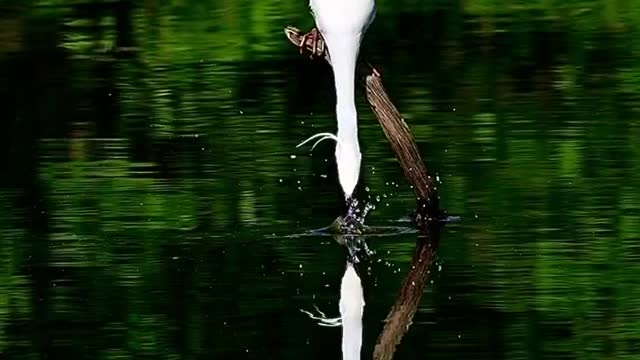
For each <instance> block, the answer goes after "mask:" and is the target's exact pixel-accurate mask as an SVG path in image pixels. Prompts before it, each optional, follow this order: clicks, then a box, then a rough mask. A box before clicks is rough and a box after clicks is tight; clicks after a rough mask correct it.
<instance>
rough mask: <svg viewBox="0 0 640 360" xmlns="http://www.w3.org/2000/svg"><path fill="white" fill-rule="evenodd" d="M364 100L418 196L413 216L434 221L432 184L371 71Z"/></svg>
mask: <svg viewBox="0 0 640 360" xmlns="http://www.w3.org/2000/svg"><path fill="white" fill-rule="evenodd" d="M367 100H368V101H369V105H370V106H371V109H372V110H373V112H374V114H375V115H376V118H377V119H378V122H379V123H380V126H381V127H382V131H383V132H384V134H385V136H386V137H387V140H389V143H390V144H391V149H392V150H393V152H394V154H395V155H396V158H397V159H398V162H399V163H400V167H401V168H402V171H403V172H404V176H405V177H406V178H407V181H409V183H410V184H411V185H412V186H413V191H414V192H415V193H416V196H417V197H418V209H417V216H421V215H422V216H426V218H425V219H422V220H428V219H430V218H434V217H435V216H437V215H438V209H439V205H438V193H437V191H436V190H437V189H436V186H435V182H434V181H433V179H432V178H431V176H429V174H428V173H427V168H426V166H425V165H424V162H423V161H422V157H421V156H420V152H419V151H418V146H417V145H416V142H415V141H414V139H413V136H412V135H411V130H410V129H409V126H407V123H406V122H405V121H404V119H403V118H402V116H401V115H400V112H399V111H398V109H397V108H396V107H395V106H394V105H393V102H391V99H390V98H389V95H387V92H386V91H385V89H384V86H383V85H382V79H381V77H380V74H379V73H378V72H377V71H376V70H375V69H374V70H373V72H372V73H371V75H369V76H367Z"/></svg>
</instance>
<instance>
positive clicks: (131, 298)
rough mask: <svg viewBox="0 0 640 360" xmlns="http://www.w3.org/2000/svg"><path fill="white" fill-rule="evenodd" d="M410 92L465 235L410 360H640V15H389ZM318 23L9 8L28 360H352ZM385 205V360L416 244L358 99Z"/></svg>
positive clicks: (510, 6)
mask: <svg viewBox="0 0 640 360" xmlns="http://www.w3.org/2000/svg"><path fill="white" fill-rule="evenodd" d="M377 5H378V15H377V18H376V20H375V22H374V23H373V25H372V26H371V28H370V29H369V31H368V33H367V35H366V37H365V42H364V44H363V50H362V52H363V56H365V57H366V58H367V59H368V61H370V62H371V63H373V64H375V65H376V66H377V67H378V68H379V69H380V71H381V72H382V74H383V79H384V82H385V86H386V87H387V90H388V91H389V93H390V95H391V97H392V98H393V99H394V101H395V103H396V106H397V107H398V108H399V110H400V111H401V112H402V113H403V116H404V117H405V119H406V120H407V122H408V124H409V126H410V127H411V129H412V131H413V132H414V135H415V137H416V140H417V141H418V144H419V146H420V148H421V151H422V153H423V156H424V158H425V159H426V161H427V164H428V167H429V168H430V169H431V170H432V171H433V172H436V173H437V174H438V176H439V179H440V180H441V182H442V184H441V186H440V187H439V191H440V195H441V198H442V200H441V203H442V205H443V207H444V208H446V209H447V210H448V211H449V212H450V213H451V214H454V215H460V216H461V217H462V220H461V221H460V222H458V223H455V224H450V225H447V227H446V228H445V229H444V231H443V237H442V240H441V242H440V246H439V249H438V256H437V259H436V263H435V264H434V265H433V267H432V270H431V274H430V279H429V282H428V286H427V289H426V290H425V294H424V297H423V300H422V303H421V306H420V308H419V310H418V313H417V314H416V317H415V318H414V323H413V325H412V327H411V329H410V331H409V333H408V334H407V336H406V337H405V338H404V339H403V342H402V343H401V344H400V346H399V349H398V353H397V354H396V358H398V359H423V358H429V359H477V360H479V359H510V360H511V359H580V360H583V359H599V360H600V359H638V358H640V300H639V299H640V280H639V279H638V274H640V120H639V116H640V41H639V40H638V39H640V29H639V27H640V1H638V0H624V1H623V0H615V1H607V0H592V1H586V0H571V1H553V0H545V1H487V0H467V1H444V0H442V1H425V0H394V1H390V0H387V1H382V0H380V1H378V2H377ZM287 25H294V26H297V27H299V28H302V29H309V28H310V27H312V26H313V19H312V17H311V15H310V13H309V10H308V6H307V2H306V1H305V0H299V1H294V0H286V1H284V0H282V1H278V0H267V1H262V0H251V1H249V0H197V1H196V0H191V1H188V0H183V1H177V0H175V1H171V0H166V1H161V0H155V1H154V0H140V1H85V2H80V1H69V0H57V1H53V0H52V1H18V0H14V1H7V0H4V1H0V83H1V84H2V86H1V87H0V119H1V123H0V154H1V157H0V169H1V170H0V354H1V355H2V358H4V359H69V360H71V359H92V360H93V359H109V360H115V359H226V358H243V359H244V358H247V359H249V358H260V359H265V358H267V359H300V358H309V359H311V358H313V359H326V358H339V357H340V329H339V328H337V329H336V328H329V329H327V328H320V327H318V326H317V325H315V324H314V323H312V321H311V320H309V319H308V318H306V317H305V315H304V314H302V313H300V312H299V310H298V309H299V308H305V309H311V308H312V306H313V304H317V305H318V306H319V307H320V308H321V309H323V310H324V311H325V312H327V313H328V315H330V316H335V315H337V314H338V306H337V301H338V291H339V281H340V277H341V276H342V272H343V270H344V253H343V249H341V248H340V247H339V246H337V245H336V244H335V243H334V242H333V240H331V238H329V237H322V236H303V235H300V234H304V233H305V232H306V231H308V230H310V229H314V228H319V227H322V226H326V225H328V223H330V222H331V221H332V220H333V219H334V218H335V217H336V216H337V215H338V214H340V211H341V205H342V204H341V203H342V200H341V198H342V195H341V193H340V189H339V187H338V185H337V177H336V173H335V169H334V167H335V166H334V164H333V160H332V153H333V145H330V144H329V142H327V143H326V144H323V145H320V146H319V147H318V148H316V149H315V150H314V152H313V154H310V153H309V151H308V148H304V149H296V148H295V146H296V145H297V144H298V143H299V142H300V141H302V140H303V139H305V138H306V137H308V136H310V135H312V134H314V133H316V132H320V131H334V129H335V118H334V114H333V106H334V97H333V96H334V95H333V84H332V77H331V70H330V68H329V67H328V66H327V65H326V64H324V63H323V62H322V61H310V60H309V59H307V58H306V57H305V56H300V55H299V54H298V52H297V49H296V48H295V47H293V46H292V45H291V44H290V43H289V42H288V41H287V40H286V39H285V37H284V35H283V32H282V30H283V28H284V27H285V26H287ZM358 101H359V103H358V109H359V114H360V139H361V147H362V152H363V175H362V177H361V181H362V188H361V189H360V190H359V196H360V198H361V199H362V200H363V201H365V202H369V203H372V204H375V205H376V208H375V209H374V210H373V211H371V213H370V215H369V216H368V218H367V223H368V224H370V225H384V226H399V230H398V231H397V232H390V233H388V234H386V235H387V236H381V237H371V238H369V239H368V242H369V246H370V248H371V249H372V250H374V251H375V252H376V253H375V255H373V257H372V259H370V262H369V263H368V264H367V267H368V269H367V270H368V271H367V275H366V276H364V278H363V282H364V287H365V300H366V303H367V305H366V307H365V331H364V337H365V339H364V344H363V358H367V357H370V354H371V353H372V351H373V346H374V344H375V339H376V336H377V335H378V333H379V331H380V329H381V328H382V326H383V320H384V318H385V316H386V314H387V312H388V310H389V308H390V306H391V305H392V304H393V301H394V299H395V296H396V293H397V290H398V288H399V286H400V281H401V279H402V278H403V276H404V275H405V273H406V271H407V268H408V265H409V262H410V260H411V256H412V252H413V249H414V245H415V240H416V235H415V234H413V233H411V232H407V231H401V230H407V227H408V226H409V224H408V223H405V222H403V218H404V217H405V216H406V215H407V214H408V213H409V212H410V211H411V210H412V207H413V206H414V204H415V199H414V196H413V193H412V191H411V189H410V188H409V187H408V185H407V184H406V182H405V181H404V180H403V177H402V174H401V171H400V169H399V168H398V166H397V163H396V162H395V160H394V157H393V154H392V153H391V151H390V149H389V146H388V144H387V142H386V140H385V138H384V135H383V134H382V131H381V130H380V128H379V126H378V124H377V122H376V120H375V118H374V117H373V115H372V113H371V111H370V110H369V108H368V105H367V104H366V101H365V99H364V93H363V91H362V82H360V86H359V87H358Z"/></svg>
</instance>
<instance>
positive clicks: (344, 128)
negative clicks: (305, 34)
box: [323, 32, 361, 139]
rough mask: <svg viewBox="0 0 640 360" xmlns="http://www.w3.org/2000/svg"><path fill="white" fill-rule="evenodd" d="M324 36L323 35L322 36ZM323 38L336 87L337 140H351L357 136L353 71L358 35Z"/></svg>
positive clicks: (333, 35)
mask: <svg viewBox="0 0 640 360" xmlns="http://www.w3.org/2000/svg"><path fill="white" fill-rule="evenodd" d="M323 35H324V34H323ZM324 36H325V40H326V42H327V47H328V48H329V54H330V55H331V65H332V67H333V76H334V81H335V87H336V116H337V120H338V134H337V135H338V138H345V139H353V138H356V137H357V134H358V121H357V118H358V115H357V112H356V106H355V71H356V60H357V58H358V52H359V49H360V39H361V34H360V33H344V32H340V33H335V34H334V33H328V34H326V35H324Z"/></svg>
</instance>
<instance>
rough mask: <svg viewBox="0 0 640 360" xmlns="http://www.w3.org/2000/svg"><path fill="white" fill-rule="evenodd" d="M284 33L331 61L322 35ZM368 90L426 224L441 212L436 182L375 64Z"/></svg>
mask: <svg viewBox="0 0 640 360" xmlns="http://www.w3.org/2000/svg"><path fill="white" fill-rule="evenodd" d="M284 33H285V35H286V36H287V38H288V39H289V41H291V43H293V44H294V45H296V46H297V47H301V46H300V45H301V43H302V42H303V41H304V42H305V44H304V46H303V47H302V48H303V49H304V50H306V51H308V52H311V56H312V57H318V58H324V59H325V60H327V62H329V63H330V62H331V60H330V55H329V52H328V49H327V48H326V46H324V40H323V39H322V38H321V37H319V38H317V39H316V43H315V44H314V43H313V42H309V41H307V40H306V39H305V37H304V34H302V32H301V31H300V30H298V29H297V28H295V27H291V26H290V27H287V28H285V30H284ZM366 91H367V100H368V102H369V105H370V106H371V109H372V110H373V112H374V114H375V115H376V118H377V120H378V122H379V123H380V126H381V127H382V130H383V131H384V134H385V136H386V137H387V140H388V141H389V143H390V144H391V150H392V151H393V153H394V154H395V156H396V159H398V162H399V164H400V167H401V168H402V171H403V173H404V175H405V177H406V179H407V181H408V182H409V184H411V185H412V187H413V191H414V192H415V194H416V197H417V199H418V204H417V209H416V216H415V220H416V222H417V223H418V224H420V225H426V224H428V223H430V222H431V220H433V219H435V218H437V217H438V216H439V215H440V212H439V204H438V193H437V187H436V184H435V181H434V180H433V178H432V177H431V176H429V174H428V172H427V168H426V166H425V164H424V162H423V160H422V157H421V156H420V152H419V151H418V146H417V145H416V143H415V141H414V139H413V136H412V134H411V130H410V129H409V126H407V123H406V122H405V121H404V119H403V118H402V116H401V115H400V112H399V111H398V109H397V108H396V107H395V106H394V105H393V102H392V101H391V98H390V97H389V95H387V92H386V90H385V88H384V86H383V85H382V78H381V76H380V73H379V72H378V71H377V70H376V69H375V68H373V67H371V74H370V75H368V76H367V78H366Z"/></svg>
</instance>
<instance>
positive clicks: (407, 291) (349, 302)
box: [301, 221, 443, 360]
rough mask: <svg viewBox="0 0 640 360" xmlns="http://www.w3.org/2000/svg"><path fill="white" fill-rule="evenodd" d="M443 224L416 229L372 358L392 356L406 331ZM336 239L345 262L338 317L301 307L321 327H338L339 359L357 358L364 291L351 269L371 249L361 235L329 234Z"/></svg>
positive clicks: (358, 357)
mask: <svg viewBox="0 0 640 360" xmlns="http://www.w3.org/2000/svg"><path fill="white" fill-rule="evenodd" d="M442 225H443V223H442V222H438V221H434V222H432V223H430V224H429V226H425V227H422V228H420V229H419V235H418V238H417V242H416V250H415V253H414V255H413V259H412V261H411V266H410V267H409V269H410V270H409V272H408V273H407V275H406V276H405V278H404V279H403V281H402V285H401V287H400V291H399V293H398V297H397V298H396V302H395V304H394V305H393V306H392V307H391V310H390V311H389V314H388V315H387V317H386V320H385V326H384V328H383V330H382V332H381V333H380V335H379V336H378V339H377V341H376V346H375V349H374V356H373V357H374V359H392V358H393V356H394V354H395V352H396V348H397V346H398V344H400V342H401V340H402V338H403V336H404V335H405V334H406V332H407V331H409V326H410V324H411V322H412V319H413V317H414V315H415V313H416V311H417V309H418V305H419V304H420V300H421V299H422V294H423V293H424V289H425V286H426V284H427V278H428V269H429V267H430V265H431V263H432V261H433V258H434V255H435V252H436V250H437V247H438V242H439V238H440V230H441V228H442ZM333 236H334V239H335V240H336V242H338V243H339V244H342V245H345V247H346V249H347V261H346V268H345V272H344V275H343V277H342V283H341V286H340V302H339V304H340V306H339V308H340V309H339V310H340V316H339V317H336V318H327V317H326V315H325V314H324V313H323V312H321V311H320V310H319V309H318V308H316V311H317V312H318V315H314V314H313V313H311V312H308V311H305V310H301V311H302V312H304V313H305V314H307V315H308V316H309V317H310V318H312V319H314V320H317V321H318V324H319V325H321V326H331V327H338V326H341V327H342V358H343V359H344V360H352V359H360V353H361V347H362V332H363V329H362V316H363V314H364V305H365V301H364V294H363V290H362V282H361V280H360V277H359V276H358V273H357V271H356V269H355V267H356V266H357V264H359V263H360V262H361V260H362V259H363V258H365V257H366V256H368V255H370V254H371V252H370V251H369V248H368V246H367V244H366V242H365V238H364V237H363V236H355V235H333Z"/></svg>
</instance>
